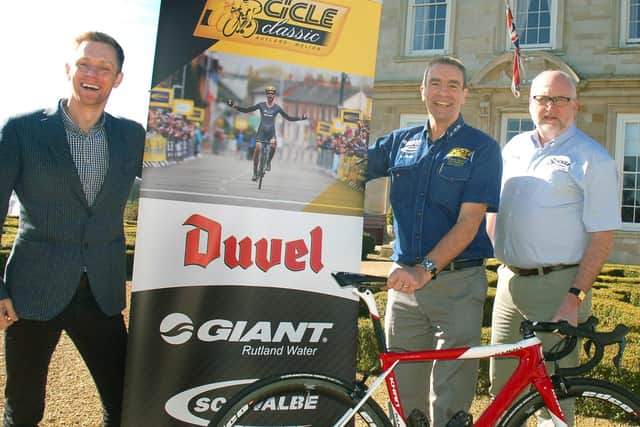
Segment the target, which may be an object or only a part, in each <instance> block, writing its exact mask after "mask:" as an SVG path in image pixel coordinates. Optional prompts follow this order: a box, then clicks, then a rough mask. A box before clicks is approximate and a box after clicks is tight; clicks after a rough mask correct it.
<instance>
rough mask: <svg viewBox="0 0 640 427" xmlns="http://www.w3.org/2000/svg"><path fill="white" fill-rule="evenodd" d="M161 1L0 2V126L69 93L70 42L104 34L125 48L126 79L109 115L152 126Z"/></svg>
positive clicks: (115, 94) (114, 94)
mask: <svg viewBox="0 0 640 427" xmlns="http://www.w3.org/2000/svg"><path fill="white" fill-rule="evenodd" d="M159 11H160V0H28V1H27V0H9V1H6V0H3V1H2V2H1V3H0V55H1V57H2V66H0V82H2V83H1V84H2V91H1V92H0V93H1V96H0V123H2V122H4V120H5V119H6V118H8V117H9V116H12V115H14V114H17V113H20V112H25V111H30V110H34V109H37V108H43V107H48V106H53V105H55V103H56V101H57V100H58V99H59V98H64V97H67V96H68V94H69V82H68V81H67V78H66V75H65V70H64V64H65V60H66V59H67V55H66V53H67V52H68V49H69V46H70V43H71V39H72V38H73V36H74V35H76V34H79V33H82V32H84V31H90V30H96V31H103V32H105V33H107V34H109V35H111V36H113V37H114V38H115V39H116V40H118V42H119V43H120V45H122V47H123V49H124V54H125V61H124V68H123V72H124V79H123V81H122V84H121V85H120V86H119V87H118V88H116V89H114V90H113V92H112V93H111V97H110V99H109V103H108V104H107V111H109V112H110V113H112V114H116V115H119V116H123V117H128V118H131V119H134V120H137V121H138V122H140V123H142V124H143V125H144V126H145V127H146V124H147V108H148V104H149V88H150V86H151V72H152V70H153V57H154V54H155V43H156V30H157V25H158V14H159Z"/></svg>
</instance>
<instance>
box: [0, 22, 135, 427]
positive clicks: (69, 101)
mask: <svg viewBox="0 0 640 427" xmlns="http://www.w3.org/2000/svg"><path fill="white" fill-rule="evenodd" d="M73 47H74V49H73V56H72V59H71V60H70V61H69V62H68V63H67V64H66V65H65V67H66V72H67V77H68V80H69V82H70V95H69V97H68V98H66V99H62V100H60V101H59V102H58V104H57V105H56V106H55V108H51V109H45V110H40V111H36V112H33V113H29V114H25V115H21V116H18V117H14V118H12V119H9V120H8V121H7V123H6V124H5V125H4V127H2V130H0V215H1V216H0V219H1V220H2V223H3V222H4V213H5V212H6V211H7V206H8V202H9V198H10V196H11V192H12V191H15V193H16V194H17V196H18V198H19V200H20V204H21V208H20V226H19V229H18V233H17V236H16V239H15V243H14V245H13V249H12V251H11V255H10V257H9V259H8V262H7V266H6V269H5V274H4V279H3V278H2V277H0V329H4V330H5V358H6V374H7V377H6V386H5V398H6V400H5V413H4V427H9V426H37V424H38V422H39V421H40V420H41V418H42V416H43V413H44V400H45V386H46V380H47V370H48V367H49V362H50V359H51V355H52V353H53V351H54V349H55V346H56V344H57V343H58V340H59V338H60V334H61V332H62V331H63V330H64V331H66V333H67V334H68V335H69V337H70V338H71V339H72V340H73V342H74V344H75V345H76V347H77V348H78V351H79V352H80V354H81V355H82V358H83V359H84V361H85V363H86V364H87V367H88V368H89V371H90V372H91V374H92V376H93V378H94V380H95V383H96V386H97V389H98V392H99V394H100V399H101V401H102V405H103V408H104V425H105V426H119V425H120V416H121V408H122V386H123V378H124V366H125V352H126V342H127V331H126V328H125V324H124V319H123V316H122V309H123V308H124V306H125V281H126V267H125V238H124V231H123V212H124V206H125V203H126V200H127V197H128V195H129V191H130V189H131V185H132V183H133V181H134V179H135V177H136V176H140V172H141V165H142V155H143V151H144V138H145V131H144V128H143V127H142V126H141V125H140V124H139V123H136V122H133V121H130V120H127V119H122V118H116V117H114V116H112V115H110V114H108V113H106V112H105V111H104V109H105V106H106V104H107V100H108V98H109V95H110V93H111V90H112V89H113V88H116V87H118V85H119V84H120V82H121V81H122V76H123V74H122V64H123V61H124V53H123V51H122V48H121V47H120V45H119V44H118V42H117V41H116V40H114V39H113V38H112V37H110V36H108V35H107V34H104V33H99V32H89V33H84V34H81V35H79V36H78V37H77V38H76V39H75V40H74V45H73Z"/></svg>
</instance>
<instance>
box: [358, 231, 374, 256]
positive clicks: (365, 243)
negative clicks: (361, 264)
mask: <svg viewBox="0 0 640 427" xmlns="http://www.w3.org/2000/svg"><path fill="white" fill-rule="evenodd" d="M375 250H376V240H375V239H374V238H373V236H372V235H371V234H369V233H362V254H361V258H362V259H363V260H364V259H367V255H369V254H372V253H374V252H375Z"/></svg>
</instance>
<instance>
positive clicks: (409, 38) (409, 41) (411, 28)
mask: <svg viewBox="0 0 640 427" xmlns="http://www.w3.org/2000/svg"><path fill="white" fill-rule="evenodd" d="M440 1H441V2H443V3H446V7H447V13H446V17H445V30H444V41H443V46H442V49H413V40H414V37H415V10H416V0H408V2H407V14H406V18H407V20H406V28H407V30H406V34H405V49H404V51H405V55H407V56H433V55H443V54H446V53H447V52H448V51H449V50H450V46H449V43H450V40H451V38H450V36H449V35H450V34H451V33H452V31H453V25H452V22H451V19H452V16H453V15H452V9H453V1H454V0H440Z"/></svg>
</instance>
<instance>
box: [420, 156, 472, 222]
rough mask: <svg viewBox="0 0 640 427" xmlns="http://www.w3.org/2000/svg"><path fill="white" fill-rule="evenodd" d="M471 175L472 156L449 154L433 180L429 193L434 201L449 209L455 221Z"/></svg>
mask: <svg viewBox="0 0 640 427" xmlns="http://www.w3.org/2000/svg"><path fill="white" fill-rule="evenodd" d="M470 176H471V158H470V157H468V158H462V157H454V156H447V157H446V158H445V159H444V160H443V161H442V163H441V164H440V166H439V167H438V173H437V175H435V176H434V177H433V179H432V181H431V186H430V188H429V194H430V197H431V201H432V203H434V204H435V205H439V206H441V207H443V208H445V209H446V210H447V211H449V212H450V214H451V220H452V221H455V218H456V217H457V214H458V212H459V210H460V203H461V201H462V196H463V194H464V191H465V188H466V185H467V182H468V181H469V178H470Z"/></svg>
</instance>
